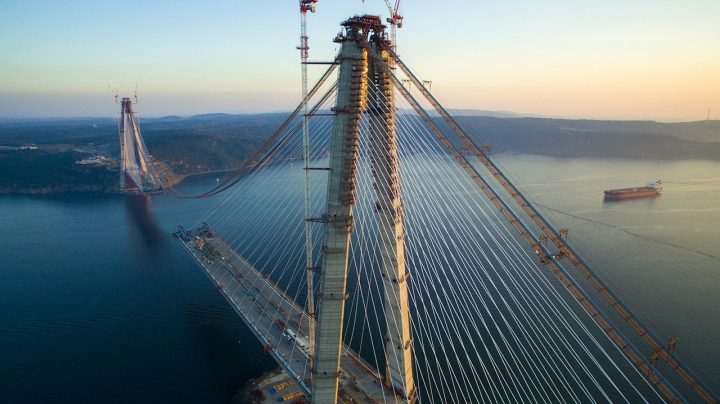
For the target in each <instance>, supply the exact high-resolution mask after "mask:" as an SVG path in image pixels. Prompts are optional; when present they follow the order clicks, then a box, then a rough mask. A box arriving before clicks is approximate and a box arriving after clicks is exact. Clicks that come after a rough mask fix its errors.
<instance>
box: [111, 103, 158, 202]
mask: <svg viewBox="0 0 720 404" xmlns="http://www.w3.org/2000/svg"><path fill="white" fill-rule="evenodd" d="M118 135H119V138H120V184H119V185H120V191H121V192H138V193H141V194H148V193H158V192H160V191H162V186H161V185H160V183H161V182H160V176H159V174H158V172H157V170H156V169H155V165H154V164H153V162H152V157H150V154H149V153H148V151H147V147H146V146H145V142H144V141H143V138H142V135H140V129H139V128H138V124H137V121H136V119H135V112H134V111H133V106H132V101H130V98H128V97H125V98H123V99H122V101H121V103H120V122H119V125H118Z"/></svg>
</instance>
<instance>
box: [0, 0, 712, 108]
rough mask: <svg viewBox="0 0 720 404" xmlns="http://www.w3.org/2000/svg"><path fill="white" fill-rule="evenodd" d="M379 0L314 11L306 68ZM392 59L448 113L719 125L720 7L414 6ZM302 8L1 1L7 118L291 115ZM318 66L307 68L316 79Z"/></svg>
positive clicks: (455, 2)
mask: <svg viewBox="0 0 720 404" xmlns="http://www.w3.org/2000/svg"><path fill="white" fill-rule="evenodd" d="M362 13H375V14H377V13H379V14H381V15H382V16H383V18H385V17H387V15H388V11H387V9H386V7H385V3H384V2H382V1H380V0H367V1H366V2H365V3H363V2H362V1H361V0H335V1H330V0H320V1H319V2H318V5H317V13H315V14H309V15H308V31H309V36H310V59H312V60H328V59H331V58H332V57H333V55H334V54H335V52H336V49H337V48H336V44H334V43H333V42H332V38H333V37H334V36H335V34H336V33H337V32H338V31H339V23H340V22H341V21H342V20H344V19H346V18H347V17H349V16H351V15H353V14H362ZM402 15H403V16H404V17H405V24H404V27H403V28H402V29H400V30H398V50H399V54H400V55H401V57H402V58H403V59H404V60H405V61H406V62H407V63H408V64H409V65H410V66H411V68H412V69H414V70H415V72H416V73H417V74H418V75H419V76H421V78H423V79H426V80H432V82H433V92H434V93H436V94H438V95H439V96H440V98H441V100H443V101H444V102H445V103H447V105H446V106H447V107H448V108H451V109H452V108H472V109H483V110H494V111H513V112H518V113H527V114H534V115H542V116H550V117H569V118H600V119H651V120H658V121H693V120H704V119H705V117H706V115H707V111H708V108H712V112H711V119H713V118H715V119H717V118H718V117H719V116H720V1H717V0H686V1H663V0H654V1H650V0H635V1H632V2H628V1H616V0H604V1H595V0H592V1H584V2H567V1H518V0H513V1H505V2H487V1H460V0H449V1H429V0H406V1H405V2H404V3H403V7H402ZM299 34H300V23H299V12H298V7H297V1H296V0H287V1H256V2H250V1H244V0H235V1H210V2H199V1H194V2H193V1H186V0H174V1H165V0H161V1H133V0H130V1H125V2H104V1H96V0H95V1H88V0H76V1H73V2H56V1H43V0H26V1H10V0H0V117H2V118H8V117H61V116H114V112H115V105H114V99H113V96H112V94H111V92H110V90H109V89H108V87H107V85H108V84H109V85H110V86H112V87H113V88H115V89H117V90H119V91H120V94H121V95H122V96H131V95H132V93H133V92H134V90H135V85H136V84H137V85H138V91H139V96H140V105H139V110H140V112H141V114H142V115H143V116H163V115H192V114H199V113H210V112H227V113H254V112H268V111H284V110H289V109H292V108H293V107H294V106H295V105H296V104H297V102H298V101H299V95H300V65H299V58H300V55H299V52H298V51H297V50H296V49H295V47H296V46H297V45H298V43H299V39H298V37H299ZM319 69H320V68H317V69H316V68H311V70H310V77H311V78H312V77H316V76H317V75H319V73H320V71H319Z"/></svg>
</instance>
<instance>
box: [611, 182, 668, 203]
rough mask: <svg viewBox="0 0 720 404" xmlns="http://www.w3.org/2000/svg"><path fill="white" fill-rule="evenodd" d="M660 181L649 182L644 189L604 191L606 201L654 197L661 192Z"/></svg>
mask: <svg viewBox="0 0 720 404" xmlns="http://www.w3.org/2000/svg"><path fill="white" fill-rule="evenodd" d="M661 184H662V181H660V180H658V181H657V182H650V183H648V184H646V185H645V186H644V187H635V188H620V189H610V190H607V191H605V199H606V200H616V199H626V198H638V197H641V196H655V195H658V194H659V193H660V191H662V187H661V186H660V185H661Z"/></svg>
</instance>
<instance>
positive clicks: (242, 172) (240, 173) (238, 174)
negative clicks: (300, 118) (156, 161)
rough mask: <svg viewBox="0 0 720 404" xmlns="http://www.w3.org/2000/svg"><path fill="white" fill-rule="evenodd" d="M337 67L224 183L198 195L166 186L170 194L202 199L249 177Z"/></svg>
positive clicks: (290, 134) (328, 70) (315, 108)
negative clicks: (267, 150) (257, 160)
mask: <svg viewBox="0 0 720 404" xmlns="http://www.w3.org/2000/svg"><path fill="white" fill-rule="evenodd" d="M336 67H337V63H333V64H331V65H330V67H328V69H327V71H326V72H325V74H323V76H322V77H321V78H320V80H319V81H318V82H317V84H315V86H314V87H313V88H312V90H310V92H309V93H308V96H307V98H306V99H304V100H302V101H301V102H300V104H299V105H298V106H297V108H295V110H294V111H293V112H292V114H290V116H289V117H288V118H287V119H286V120H285V122H284V123H283V124H282V125H281V126H280V128H279V129H278V130H277V131H276V132H275V133H274V134H273V135H272V136H271V137H270V139H269V140H268V141H267V142H266V143H265V144H264V145H263V146H262V147H261V148H260V149H259V150H258V151H257V153H255V155H253V156H252V157H251V158H250V159H249V160H248V161H247V162H246V163H245V164H244V165H243V166H242V167H241V168H240V169H239V170H237V171H235V173H234V174H233V175H231V176H230V178H228V179H226V180H225V181H224V182H223V183H222V184H220V185H218V186H216V187H215V188H213V189H211V190H210V191H207V192H205V193H204V194H201V195H196V196H190V195H185V194H183V193H182V192H180V191H178V190H176V189H175V188H173V187H172V186H166V187H164V188H165V189H166V190H167V191H168V193H169V194H170V195H172V196H175V197H177V198H180V199H200V198H208V197H210V196H213V195H217V194H219V193H220V192H223V191H225V190H227V189H229V188H231V187H233V186H234V185H235V184H237V183H238V182H240V181H241V180H242V179H243V178H245V177H247V176H248V175H249V174H250V173H251V172H253V171H254V170H255V169H256V168H257V167H259V166H260V165H262V163H261V162H257V163H256V162H255V160H256V159H258V158H259V157H260V156H262V155H263V153H264V152H265V150H266V149H267V148H268V147H270V145H271V144H273V143H274V142H275V140H276V139H277V138H278V136H280V134H282V133H283V131H284V130H285V129H286V128H287V127H288V125H290V123H291V122H292V121H293V120H294V119H295V117H296V116H297V115H298V113H300V111H301V110H303V108H304V105H306V103H307V100H309V99H310V98H312V97H313V96H314V95H315V93H317V91H318V90H319V89H320V88H321V87H322V85H323V84H324V83H325V81H326V80H327V79H328V78H329V77H330V75H331V74H332V72H333V71H334V70H335V68H336ZM335 87H336V84H334V85H333V86H332V88H331V89H330V90H328V91H327V92H326V93H325V95H324V96H323V97H322V99H321V100H320V101H319V102H318V103H317V104H315V106H314V107H313V109H312V110H311V114H312V113H315V111H316V110H317V109H318V108H319V107H320V105H322V104H323V102H324V101H325V100H326V99H327V97H329V96H330V94H331V93H332V92H333V91H334V90H335ZM301 127H302V122H301V123H299V124H297V125H296V126H295V127H294V128H293V129H292V130H291V131H290V132H289V134H288V135H286V136H285V138H283V140H281V142H283V141H286V140H287V139H289V138H290V137H291V136H292V135H293V134H294V133H295V132H296V131H298V130H300V128H301ZM275 150H277V147H275V148H274V149H273V151H275ZM267 158H269V156H265V158H264V160H263V161H266V160H267ZM249 167H252V168H251V169H250V170H249V171H247V172H246V170H247V169H248V168H249Z"/></svg>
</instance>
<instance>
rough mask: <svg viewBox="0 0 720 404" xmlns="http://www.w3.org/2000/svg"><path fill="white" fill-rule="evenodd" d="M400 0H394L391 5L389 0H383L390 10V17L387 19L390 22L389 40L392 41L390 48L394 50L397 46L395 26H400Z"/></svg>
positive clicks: (401, 20)
mask: <svg viewBox="0 0 720 404" xmlns="http://www.w3.org/2000/svg"><path fill="white" fill-rule="evenodd" d="M400 2H401V0H395V4H394V5H393V4H392V3H391V2H390V0H385V5H386V6H387V8H388V10H389V11H390V17H389V18H388V19H387V22H388V24H390V40H391V41H392V45H391V46H392V50H393V51H396V50H397V49H396V46H397V28H402V22H403V17H402V16H401V15H400V14H399V12H400Z"/></svg>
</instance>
